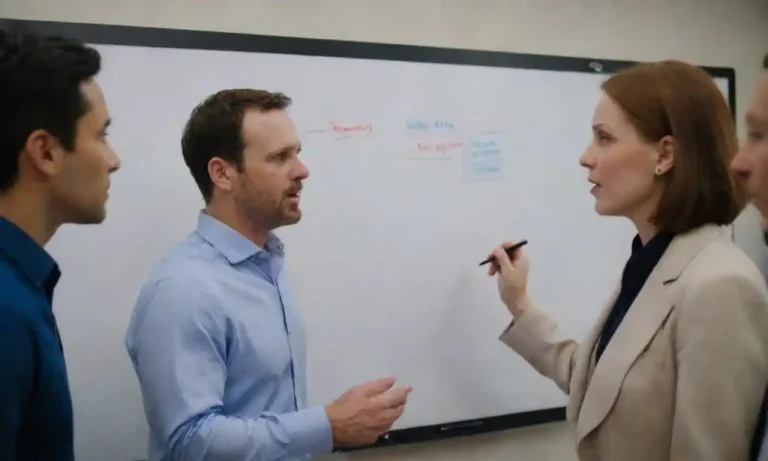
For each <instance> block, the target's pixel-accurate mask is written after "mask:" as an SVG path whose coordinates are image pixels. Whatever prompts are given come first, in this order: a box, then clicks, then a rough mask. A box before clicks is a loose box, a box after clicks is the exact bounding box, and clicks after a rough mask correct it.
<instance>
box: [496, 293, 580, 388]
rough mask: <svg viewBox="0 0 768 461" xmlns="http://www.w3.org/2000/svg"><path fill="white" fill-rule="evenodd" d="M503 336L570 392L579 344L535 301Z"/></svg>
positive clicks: (513, 347) (516, 349)
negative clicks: (537, 305)
mask: <svg viewBox="0 0 768 461" xmlns="http://www.w3.org/2000/svg"><path fill="white" fill-rule="evenodd" d="M499 339H501V341H502V342H504V344H506V345H507V346H509V347H510V348H512V349H513V350H514V351H515V352H517V353H518V354H520V356H521V357H523V359H525V360H526V361H527V362H528V363H529V364H530V365H531V366H532V367H533V368H534V369H535V370H536V371H538V372H539V373H541V374H542V375H544V376H546V377H547V378H549V379H551V380H553V381H554V382H555V384H557V386H558V387H559V388H560V389H561V390H562V391H563V392H565V393H566V394H570V382H571V373H572V372H573V367H574V364H575V361H576V357H577V350H578V347H579V344H578V343H577V342H576V341H575V340H574V339H572V338H570V337H568V336H566V335H565V334H564V333H563V331H562V330H561V329H560V327H559V325H558V323H557V322H556V321H555V320H554V319H553V318H551V317H550V316H548V315H547V314H546V313H544V311H542V310H540V309H539V308H538V307H536V306H535V305H534V304H531V305H530V306H529V307H528V308H527V309H526V310H525V312H524V313H523V314H522V315H521V316H520V318H519V319H515V321H513V322H512V324H511V325H510V326H509V327H508V328H507V329H506V330H505V331H504V332H503V333H502V334H501V336H500V338H499Z"/></svg>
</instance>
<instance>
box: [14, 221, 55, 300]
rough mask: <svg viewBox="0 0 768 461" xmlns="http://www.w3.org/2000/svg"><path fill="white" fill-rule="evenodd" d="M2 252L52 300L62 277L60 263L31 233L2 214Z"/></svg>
mask: <svg viewBox="0 0 768 461" xmlns="http://www.w3.org/2000/svg"><path fill="white" fill-rule="evenodd" d="M0 254H2V255H4V256H5V257H6V258H7V259H8V260H10V262H11V263H12V264H13V265H14V266H16V267H17V268H18V269H19V270H20V271H21V273H23V274H24V275H25V276H26V277H27V278H28V279H30V280H31V281H32V282H33V283H34V284H35V285H37V286H39V287H40V288H41V289H42V290H43V291H45V293H46V296H48V300H49V301H50V300H51V298H52V297H53V289H54V288H55V286H56V283H58V281H59V277H61V272H60V271H59V266H58V264H56V261H55V260H54V259H53V257H52V256H51V255H50V254H49V253H48V252H47V251H46V250H45V248H43V247H41V246H40V245H39V244H38V243H37V242H35V241H34V240H33V239H32V237H30V236H29V234H27V233H26V232H24V231H23V230H22V229H21V228H20V227H18V226H17V225H16V224H14V223H12V222H11V221H9V220H7V219H5V218H3V217H2V216H0Z"/></svg>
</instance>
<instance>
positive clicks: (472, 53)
mask: <svg viewBox="0 0 768 461" xmlns="http://www.w3.org/2000/svg"><path fill="white" fill-rule="evenodd" d="M0 30H7V31H18V32H31V33H40V34H47V35H63V36H68V37H72V38H76V39H79V40H81V41H83V42H86V43H89V44H95V45H124V46H144V47H159V48H177V49H199V50H217V51H241V52H251V53H277V54H293V55H304V56H326V57H338V58H353V59H354V58H357V59H377V60H388V61H405V62H422V63H433V64H458V65H472V66H489V67H510V68H518V69H538V70H550V71H565V72H587V73H592V74H610V73H614V72H616V71H618V70H619V69H621V68H624V67H626V66H628V65H632V64H635V62H634V61H620V60H612V59H597V58H586V57H569V56H551V55H540V54H527V53H510V52H501V51H480V50H471V49H453V48H441V47H432V46H414V45H400V44H384V43H369V42H353V41H342V40H326V39H311V38H296V37H280V36H268V35H251V34H243V33H228V32H213V31H197V30H183V29H165V28H154V27H136V26H123V25H108V24H89V23H74V22H56V21H28V20H18V19H3V18H0ZM701 67H702V68H703V69H704V70H706V71H707V72H708V73H709V74H710V75H711V76H713V77H718V78H725V79H727V80H728V99H729V101H728V103H729V105H730V108H731V114H732V116H733V117H734V120H735V117H736V71H735V69H733V68H730V67H710V66H701ZM563 420H565V408H564V407H556V408H549V409H542V410H536V411H530V412H524V413H514V414H508V415H501V416H493V417H488V418H480V419H473V420H466V421H453V422H447V423H443V424H437V425H431V426H420V427H411V428H406V429H398V430H393V431H391V432H390V433H388V434H386V435H385V436H383V437H381V438H380V439H379V441H377V442H376V443H374V444H373V445H369V446H365V447H355V448H348V449H344V450H339V451H353V450H360V449H368V448H373V447H382V446H391V445H401V444H409V443H416V442H425V441H432V440H439V439H446V438H451V437H456V436H466V435H474V434H481V433H486V432H494V431H501V430H507V429H513V428H519V427H525V426H532V425H537V424H544V423H549V422H555V421H563Z"/></svg>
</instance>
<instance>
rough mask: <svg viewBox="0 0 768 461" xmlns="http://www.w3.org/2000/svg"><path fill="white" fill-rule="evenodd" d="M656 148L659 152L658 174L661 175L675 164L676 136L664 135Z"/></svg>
mask: <svg viewBox="0 0 768 461" xmlns="http://www.w3.org/2000/svg"><path fill="white" fill-rule="evenodd" d="M656 150H657V152H658V159H657V160H656V174H657V175H659V176H660V175H663V174H664V173H666V172H668V171H669V170H671V169H672V167H673V166H674V165H675V138H673V137H672V136H664V137H663V138H661V140H659V142H658V144H657V146H656Z"/></svg>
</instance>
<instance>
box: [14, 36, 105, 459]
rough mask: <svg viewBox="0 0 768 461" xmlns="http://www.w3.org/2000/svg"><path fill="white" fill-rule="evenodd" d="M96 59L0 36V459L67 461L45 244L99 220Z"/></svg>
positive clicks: (67, 409)
mask: <svg viewBox="0 0 768 461" xmlns="http://www.w3.org/2000/svg"><path fill="white" fill-rule="evenodd" d="M100 65H101V63H100V57H99V54H98V52H96V51H95V50H94V49H90V48H87V47H85V46H83V45H82V44H81V43H78V42H76V41H72V40H66V39H61V38H51V37H38V36H33V35H15V34H10V33H6V32H2V31H0V460H2V461H22V460H23V461H38V460H39V461H43V460H45V461H60V460H62V461H63V460H73V459H74V450H73V430H72V427H73V424H72V404H71V400H70V393H69V384H68V379H67V369H66V365H65V362H64V354H63V350H62V346H61V341H60V340H59V333H58V329H57V328H56V320H55V318H54V315H53V310H52V302H53V291H54V288H55V286H56V283H57V282H58V280H59V276H60V272H59V269H58V266H57V264H56V262H55V261H54V260H53V258H52V257H51V256H50V255H49V254H48V253H47V252H46V251H45V249H44V246H45V244H46V243H47V242H48V241H49V240H50V239H51V237H52V236H53V234H54V233H55V232H56V230H57V229H58V227H59V226H61V225H62V224H65V223H80V224H87V223H93V224H95V223H100V222H101V221H103V220H104V218H105V214H106V212H105V203H106V200H107V190H108V188H109V175H110V173H111V172H113V171H115V170H116V169H117V168H118V167H119V160H118V158H117V156H116V155H115V153H114V152H113V151H112V149H111V147H110V146H109V144H108V143H107V141H106V128H107V125H108V123H109V114H108V111H107V107H106V104H105V101H104V96H103V94H102V92H101V90H100V88H99V86H98V84H97V83H96V82H95V80H94V77H95V76H96V74H97V73H98V72H99V70H100Z"/></svg>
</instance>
